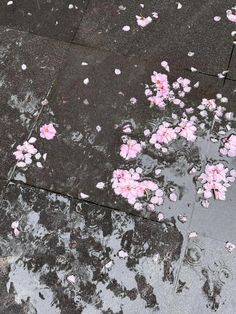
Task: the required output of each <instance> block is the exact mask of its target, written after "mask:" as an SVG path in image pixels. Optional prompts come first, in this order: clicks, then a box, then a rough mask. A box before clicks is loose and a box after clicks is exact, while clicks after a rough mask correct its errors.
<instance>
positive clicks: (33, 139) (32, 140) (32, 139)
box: [28, 137, 37, 144]
mask: <svg viewBox="0 0 236 314" xmlns="http://www.w3.org/2000/svg"><path fill="white" fill-rule="evenodd" d="M36 141H37V139H36V137H31V138H30V139H29V140H28V142H29V143H30V144H33V143H35V142H36Z"/></svg>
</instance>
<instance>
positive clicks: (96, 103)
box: [16, 47, 223, 219]
mask: <svg viewBox="0 0 236 314" xmlns="http://www.w3.org/2000/svg"><path fill="white" fill-rule="evenodd" d="M138 61H139V62H138ZM82 64H88V65H82ZM170 66H171V65H170ZM116 68H118V69H120V70H121V74H120V75H115V73H114V72H115V69H116ZM154 69H157V70H159V71H162V68H160V66H157V65H156V64H155V62H151V61H149V62H140V60H139V59H137V58H133V57H130V58H126V57H123V56H119V55H114V54H113V53H110V52H104V51H101V50H95V49H87V48H85V47H84V48H83V47H71V49H70V53H69V55H68V58H67V61H66V63H65V70H64V71H63V72H62V75H61V77H60V78H59V79H58V83H57V85H56V86H55V88H54V89H53V90H52V93H51V95H50V97H49V99H48V100H49V104H48V106H46V107H45V113H44V114H43V115H42V117H41V121H40V123H39V127H40V126H41V125H43V124H44V123H49V122H50V121H52V122H53V123H55V127H56V129H57V132H58V134H57V136H56V137H55V139H54V140H51V141H46V140H43V139H40V137H39V131H37V132H36V133H35V134H34V136H35V137H37V138H38V142H37V147H38V149H39V151H40V152H41V153H45V152H46V153H47V160H46V161H45V162H44V163H43V167H44V168H37V166H36V165H35V164H32V165H31V166H30V167H29V168H28V169H27V170H26V171H24V169H23V171H22V170H20V171H17V172H16V175H17V176H18V174H19V173H20V175H21V177H19V176H18V177H17V178H20V179H22V178H23V181H27V183H28V184H31V185H34V186H41V187H43V188H47V189H51V190H54V191H57V192H60V193H63V194H69V195H73V196H75V197H78V198H81V193H83V194H86V195H87V196H88V198H87V200H89V201H91V202H94V203H98V204H102V205H104V206H110V207H112V208H114V207H115V208H118V209H122V210H125V211H131V212H134V213H136V214H141V215H144V216H146V217H151V218H153V219H157V211H164V212H165V214H166V215H167V216H168V217H172V216H173V215H175V216H176V217H177V215H178V214H184V213H186V214H187V215H188V217H189V218H190V217H191V212H192V209H193V204H194V202H195V196H194V195H195V194H194V193H195V191H196V188H195V185H194V182H193V178H192V177H191V176H189V175H188V170H189V169H190V168H191V167H192V165H193V164H194V163H198V162H199V150H200V149H201V150H204V147H201V146H202V145H205V144H204V143H205V142H203V143H202V142H201V141H198V142H196V143H195V144H193V145H191V143H185V142H181V141H180V142H175V143H174V144H173V146H172V148H171V151H170V153H169V154H167V155H166V154H162V153H158V152H157V151H156V150H155V149H153V147H152V146H151V145H149V144H148V145H147V149H144V150H143V153H142V154H140V155H139V156H137V158H135V159H133V160H130V161H129V160H128V161H125V160H124V159H123V158H121V156H120V155H119V150H120V145H121V144H122V141H121V137H122V135H123V132H122V128H123V126H124V125H126V124H127V123H128V124H130V125H131V127H132V129H133V130H134V131H133V133H132V134H131V135H130V136H131V137H132V138H134V139H137V140H139V141H141V140H145V136H144V135H143V132H144V129H146V128H150V129H151V130H155V129H156V128H157V126H158V125H159V124H160V123H161V122H162V121H164V120H166V119H167V121H168V119H170V117H171V115H172V114H173V113H176V114H177V116H178V117H180V116H181V115H182V112H183V110H182V109H179V108H178V107H176V106H173V105H170V106H167V108H166V109H165V110H164V111H161V110H159V109H158V108H149V103H148V101H147V99H146V96H145V94H144V91H145V84H146V83H149V82H150V75H151V74H152V72H153V70H154ZM169 76H170V81H171V82H174V80H176V79H177V78H178V77H179V76H184V77H188V78H190V79H191V80H192V82H193V84H194V83H196V82H198V81H199V82H200V83H199V88H197V89H195V88H193V91H192V93H190V94H189V97H187V98H188V106H193V107H195V108H196V106H197V105H198V104H200V102H201V99H202V98H203V97H207V98H208V99H211V98H213V97H215V95H216V93H217V92H218V91H220V90H221V87H222V84H223V81H222V80H218V79H217V78H215V77H211V76H204V75H200V74H198V73H190V72H188V71H185V72H179V71H176V70H171V72H170V74H169ZM86 78H88V79H89V83H88V84H87V85H85V84H84V80H85V79H86ZM133 97H135V98H136V99H137V103H136V104H131V102H130V99H131V98H133ZM178 119H179V118H178ZM98 127H99V129H98ZM146 141H147V140H146ZM131 167H134V168H136V167H141V168H142V169H143V171H144V172H143V177H145V178H150V179H154V180H155V181H156V182H159V183H160V184H161V185H163V184H164V186H165V189H166V192H167V193H166V195H168V191H170V190H169V189H170V188H171V187H174V186H175V187H176V191H178V194H179V196H180V197H179V198H180V201H179V203H178V202H176V203H172V202H170V201H168V197H166V201H165V203H164V206H160V207H158V209H156V210H155V212H156V213H152V212H150V211H149V210H147V209H146V208H145V206H144V209H143V210H142V211H140V212H138V211H137V210H134V208H133V206H130V205H129V204H128V202H127V201H125V200H124V199H122V198H121V197H117V196H116V195H115V193H114V190H113V189H112V187H111V179H112V174H113V171H114V170H115V169H119V168H123V169H129V168H131ZM156 168H161V169H162V171H163V174H161V175H160V176H159V178H157V176H156V175H155V174H154V172H155V169H156ZM99 182H103V183H104V184H105V186H104V189H102V190H101V189H99V188H97V187H96V186H97V184H98V183H99ZM176 208H177V209H176Z"/></svg>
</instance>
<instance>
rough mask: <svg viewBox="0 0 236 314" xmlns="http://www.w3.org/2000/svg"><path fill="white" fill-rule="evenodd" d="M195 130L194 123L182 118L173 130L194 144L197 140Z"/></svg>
mask: <svg viewBox="0 0 236 314" xmlns="http://www.w3.org/2000/svg"><path fill="white" fill-rule="evenodd" d="M196 130H197V128H196V126H195V125H194V122H193V121H191V120H188V119H187V118H182V119H181V122H180V123H179V124H178V126H177V127H176V128H175V132H177V133H179V135H180V136H182V137H184V138H186V140H187V141H191V142H194V141H195V140H196V138H197V136H196V134H195V132H196Z"/></svg>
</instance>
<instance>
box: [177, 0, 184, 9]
mask: <svg viewBox="0 0 236 314" xmlns="http://www.w3.org/2000/svg"><path fill="white" fill-rule="evenodd" d="M182 6H183V5H182V4H181V3H180V2H177V9H178V10H180V9H181V8H182Z"/></svg>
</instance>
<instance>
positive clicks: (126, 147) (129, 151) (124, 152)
mask: <svg viewBox="0 0 236 314" xmlns="http://www.w3.org/2000/svg"><path fill="white" fill-rule="evenodd" d="M141 151H142V145H141V144H140V143H138V142H137V141H136V140H132V139H128V140H127V142H126V143H124V144H122V145H121V147H120V156H121V157H123V158H124V159H126V160H129V159H131V158H135V157H136V156H137V155H138V154H139V153H140V152H141Z"/></svg>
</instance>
